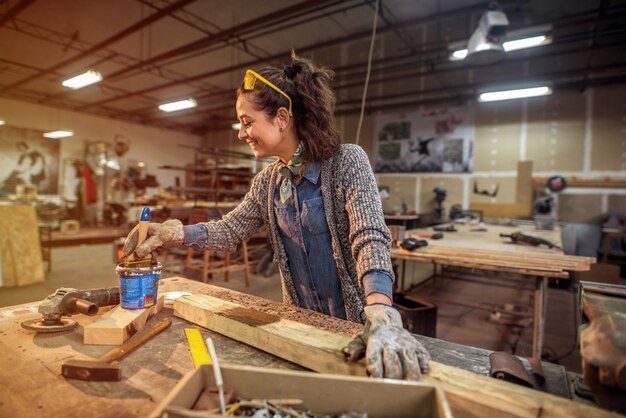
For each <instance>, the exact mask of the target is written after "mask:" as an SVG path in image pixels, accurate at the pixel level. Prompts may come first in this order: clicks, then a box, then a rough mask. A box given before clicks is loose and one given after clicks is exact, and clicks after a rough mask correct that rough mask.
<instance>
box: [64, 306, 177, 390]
mask: <svg viewBox="0 0 626 418" xmlns="http://www.w3.org/2000/svg"><path fill="white" fill-rule="evenodd" d="M171 323H172V320H171V319H169V318H167V319H164V320H162V321H161V322H158V323H156V324H154V325H152V326H151V327H150V328H148V329H147V330H145V332H140V333H138V334H135V335H133V336H132V337H130V338H129V339H128V340H127V341H126V342H125V343H124V344H122V345H120V346H119V347H116V348H114V349H113V350H111V351H109V352H108V353H106V354H105V355H103V356H101V357H98V358H97V359H96V360H68V361H66V362H65V363H64V364H63V365H62V366H61V374H62V375H63V377H65V378H67V379H80V380H90V381H95V382H109V381H115V382H117V381H120V380H122V369H121V368H120V367H119V366H118V365H117V363H116V364H110V363H111V362H112V361H114V360H117V359H119V358H121V357H123V356H125V355H126V354H128V353H129V352H130V351H132V350H134V349H135V348H137V347H138V346H140V345H141V344H143V343H144V342H146V341H148V340H149V339H150V338H152V337H154V336H155V335H157V334H158V333H159V332H161V331H163V330H164V329H165V328H167V327H169V326H170V325H171Z"/></svg>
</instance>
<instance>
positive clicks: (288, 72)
mask: <svg viewBox="0 0 626 418" xmlns="http://www.w3.org/2000/svg"><path fill="white" fill-rule="evenodd" d="M283 72H284V73H285V76H286V77H287V78H288V79H289V80H293V79H294V77H295V76H296V75H297V74H298V72H297V71H296V69H295V68H293V67H292V66H291V65H285V68H284V69H283Z"/></svg>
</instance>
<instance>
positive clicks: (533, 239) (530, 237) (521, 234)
mask: <svg viewBox="0 0 626 418" xmlns="http://www.w3.org/2000/svg"><path fill="white" fill-rule="evenodd" d="M500 236H501V237H502V238H511V240H512V241H513V242H514V243H516V244H518V243H522V244H528V245H533V246H535V247H536V246H538V245H542V244H543V245H547V246H548V248H556V249H557V250H562V249H563V248H561V247H559V246H558V245H556V244H555V243H553V242H552V241H549V240H547V239H545V238H541V237H539V236H537V235H534V234H531V233H530V232H527V231H517V232H512V233H510V234H500Z"/></svg>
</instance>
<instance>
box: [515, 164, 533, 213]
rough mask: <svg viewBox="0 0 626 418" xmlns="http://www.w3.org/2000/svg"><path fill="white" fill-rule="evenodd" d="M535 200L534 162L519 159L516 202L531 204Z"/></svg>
mask: <svg viewBox="0 0 626 418" xmlns="http://www.w3.org/2000/svg"><path fill="white" fill-rule="evenodd" d="M532 201H533V162H532V161H518V163H517V188H516V192H515V203H523V204H526V205H530V204H531V203H532Z"/></svg>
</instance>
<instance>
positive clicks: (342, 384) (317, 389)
mask: <svg viewBox="0 0 626 418" xmlns="http://www.w3.org/2000/svg"><path fill="white" fill-rule="evenodd" d="M221 371H222V379H223V381H224V387H225V389H227V388H230V389H233V390H234V392H235V396H236V397H237V398H240V399H244V400H251V399H279V398H280V399H301V400H302V401H303V404H302V406H298V407H297V409H298V410H310V411H312V412H316V413H321V414H340V413H343V412H367V414H368V415H367V416H368V417H371V418H377V417H385V418H387V417H398V418H404V417H406V418H420V417H424V418H435V417H438V418H451V417H452V414H451V413H450V408H449V406H448V403H447V401H446V399H445V395H444V393H443V390H441V389H440V388H439V387H438V386H434V385H431V384H426V383H421V382H407V381H402V380H392V379H370V378H367V377H355V376H342V375H331V374H322V373H314V372H298V371H290V370H278V369H266V368H259V367H249V366H236V365H223V366H222V367H221ZM212 386H215V381H214V378H213V369H212V366H211V365H208V364H204V365H202V366H200V367H198V368H197V369H196V370H194V371H192V372H190V373H188V374H187V375H185V376H184V377H183V379H182V380H181V381H180V382H178V384H177V385H176V386H175V387H174V389H173V390H172V391H171V392H170V393H169V395H168V396H166V397H165V399H163V401H162V402H161V403H160V404H159V406H157V408H156V409H155V410H154V411H153V412H152V414H151V415H150V417H168V418H174V417H183V416H186V415H185V414H183V413H177V412H174V409H175V407H182V408H186V409H188V410H191V409H192V408H193V406H194V404H195V403H196V401H197V399H198V398H199V397H200V395H201V394H202V392H203V391H204V389H205V388H207V387H212ZM168 407H174V408H173V409H171V410H170V411H168ZM193 412H196V413H197V412H199V411H193ZM193 412H192V413H193ZM189 416H191V415H189ZM203 416H207V417H212V416H213V415H203ZM215 417H219V415H215Z"/></svg>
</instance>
